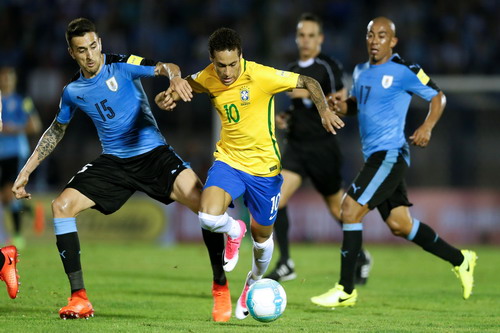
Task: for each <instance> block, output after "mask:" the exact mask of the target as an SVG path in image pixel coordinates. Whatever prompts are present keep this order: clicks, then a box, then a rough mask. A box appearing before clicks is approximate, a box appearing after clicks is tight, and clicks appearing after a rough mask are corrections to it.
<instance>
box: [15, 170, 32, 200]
mask: <svg viewBox="0 0 500 333" xmlns="http://www.w3.org/2000/svg"><path fill="white" fill-rule="evenodd" d="M28 180H29V178H28V176H27V175H25V174H24V173H20V174H19V175H18V176H17V179H16V181H15V182H14V185H13V186H12V193H14V196H15V197H16V199H31V193H28V192H26V184H28Z"/></svg>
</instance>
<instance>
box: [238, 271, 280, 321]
mask: <svg viewBox="0 0 500 333" xmlns="http://www.w3.org/2000/svg"><path fill="white" fill-rule="evenodd" d="M247 308H248V312H250V315H251V316H252V317H253V318H254V319H255V320H258V321H262V322H266V323H267V322H270V321H274V320H276V319H278V318H279V317H280V316H281V315H282V314H283V311H285V308H286V293H285V289H283V287H282V286H281V284H279V283H278V282H276V281H274V280H271V279H260V280H258V281H256V282H255V283H254V284H252V285H251V286H250V288H249V289H248V293H247Z"/></svg>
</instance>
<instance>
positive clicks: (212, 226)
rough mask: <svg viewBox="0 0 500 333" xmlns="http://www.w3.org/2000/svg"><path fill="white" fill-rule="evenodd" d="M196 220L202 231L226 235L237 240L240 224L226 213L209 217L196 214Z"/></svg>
mask: <svg viewBox="0 0 500 333" xmlns="http://www.w3.org/2000/svg"><path fill="white" fill-rule="evenodd" d="M198 218H199V219H200V225H201V227H202V228H203V229H206V230H209V231H212V232H218V233H227V234H228V235H229V236H230V237H231V238H237V237H238V236H239V235H240V233H241V227H240V224H239V223H238V222H237V221H236V220H235V219H233V218H232V217H231V216H229V215H228V214H227V213H224V214H222V215H211V214H206V213H202V212H198Z"/></svg>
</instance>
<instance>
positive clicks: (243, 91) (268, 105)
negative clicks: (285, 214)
mask: <svg viewBox="0 0 500 333" xmlns="http://www.w3.org/2000/svg"><path fill="white" fill-rule="evenodd" d="M240 65H241V73H240V76H239V77H238V79H237V80H236V81H235V82H233V83H232V84H231V85H229V86H226V85H224V84H223V83H222V82H221V81H220V79H219V77H218V76H217V73H216V72H215V69H214V65H213V64H210V65H208V66H207V67H206V68H205V69H204V70H202V71H200V72H198V73H196V74H193V75H191V76H190V77H188V78H187V80H188V82H189V84H190V85H191V87H192V88H193V91H194V92H196V93H202V92H203V93H207V94H209V96H210V100H211V102H212V104H213V106H214V107H215V109H216V110H217V113H218V114H219V117H220V120H221V124H222V129H221V133H220V139H219V141H218V142H217V147H216V150H215V153H214V157H215V159H216V160H218V161H222V162H224V163H227V164H229V165H230V166H231V167H233V168H235V169H238V170H241V171H244V172H246V173H249V174H251V175H254V176H261V177H272V176H276V175H277V174H279V173H280V172H281V155H280V151H279V147H278V143H277V141H276V136H275V130H274V95H275V94H277V93H279V92H282V91H286V90H290V89H293V88H295V87H297V80H298V77H299V74H297V73H292V72H287V71H282V70H277V69H274V68H272V67H268V66H264V65H260V64H257V63H255V62H252V61H246V60H245V59H241V64H240Z"/></svg>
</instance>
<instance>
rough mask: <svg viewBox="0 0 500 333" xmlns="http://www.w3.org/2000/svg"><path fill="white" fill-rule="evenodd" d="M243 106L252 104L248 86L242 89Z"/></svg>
mask: <svg viewBox="0 0 500 333" xmlns="http://www.w3.org/2000/svg"><path fill="white" fill-rule="evenodd" d="M240 99H241V102H242V103H241V105H247V104H250V89H249V88H248V87H247V86H243V87H241V88H240Z"/></svg>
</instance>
